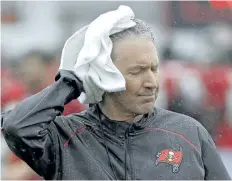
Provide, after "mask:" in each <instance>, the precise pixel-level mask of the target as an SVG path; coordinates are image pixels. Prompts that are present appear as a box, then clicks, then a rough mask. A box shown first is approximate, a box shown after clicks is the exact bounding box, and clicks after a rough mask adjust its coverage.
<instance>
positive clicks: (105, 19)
mask: <svg viewBox="0 0 232 181" xmlns="http://www.w3.org/2000/svg"><path fill="white" fill-rule="evenodd" d="M133 18H134V13H133V11H132V10H131V8H130V7H128V6H119V8H118V9H117V10H114V11H110V12H107V13H104V14H102V15H100V16H99V17H98V18H97V19H95V20H94V21H93V22H92V23H91V24H89V25H87V26H85V27H83V28H81V29H80V30H79V31H77V32H76V33H74V34H73V35H72V36H71V37H70V38H69V39H68V40H67V41H66V42H65V45H64V48H63V50H62V56H61V63H60V67H59V69H65V70H72V71H74V72H75V74H76V75H77V76H78V77H79V78H80V80H82V81H83V86H84V89H85V92H83V93H82V94H81V95H80V97H79V98H78V99H79V101H80V102H81V103H84V104H90V103H97V102H100V101H101V100H102V95H103V94H104V92H117V91H123V90H125V89H126V83H125V79H124V77H123V75H122V74H121V72H120V71H119V70H118V69H117V68H116V67H115V65H114V64H113V62H112V59H111V51H112V41H111V39H110V37H109V36H110V35H112V34H115V33H118V32H121V31H123V30H125V29H128V28H130V27H133V26H135V24H136V23H135V22H134V21H133V20H132V19H133Z"/></svg>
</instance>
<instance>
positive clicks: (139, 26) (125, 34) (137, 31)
mask: <svg viewBox="0 0 232 181" xmlns="http://www.w3.org/2000/svg"><path fill="white" fill-rule="evenodd" d="M133 21H134V22H135V23H136V25H135V26H133V27H131V28H128V29H126V30H123V31H121V32H118V33H115V34H113V35H110V39H111V41H112V43H113V44H114V43H115V42H116V41H120V40H123V39H126V38H129V37H135V36H139V37H143V38H147V39H148V40H151V41H152V42H153V43H154V44H155V33H154V32H153V30H152V29H151V27H150V26H149V25H148V24H147V23H146V22H145V21H143V20H140V19H133ZM111 58H112V60H113V61H115V60H117V57H116V55H115V54H114V53H113V52H112V54H111Z"/></svg>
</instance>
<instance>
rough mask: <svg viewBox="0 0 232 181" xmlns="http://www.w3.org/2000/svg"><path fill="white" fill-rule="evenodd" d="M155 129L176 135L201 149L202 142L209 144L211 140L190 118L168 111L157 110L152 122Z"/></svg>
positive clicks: (206, 132)
mask: <svg viewBox="0 0 232 181" xmlns="http://www.w3.org/2000/svg"><path fill="white" fill-rule="evenodd" d="M153 124H154V126H155V127H157V128H160V129H164V130H167V131H170V132H172V133H174V134H178V135H179V136H182V137H184V138H186V139H188V140H191V141H192V142H194V143H196V144H197V145H198V146H200V147H201V145H202V143H203V142H208V141H209V140H210V142H213V141H212V138H211V136H210V134H209V133H208V131H207V130H206V129H205V128H204V127H203V126H202V124H201V123H199V122H198V121H197V120H195V119H194V118H192V117H189V116H187V115H183V114H180V113H176V112H172V111H169V110H165V109H161V108H157V115H156V117H155V120H154V121H153Z"/></svg>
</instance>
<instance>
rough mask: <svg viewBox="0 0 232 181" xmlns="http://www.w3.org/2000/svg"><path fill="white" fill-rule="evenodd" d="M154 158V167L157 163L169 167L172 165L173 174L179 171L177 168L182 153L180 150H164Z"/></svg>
mask: <svg viewBox="0 0 232 181" xmlns="http://www.w3.org/2000/svg"><path fill="white" fill-rule="evenodd" d="M156 157H157V159H156V162H155V164H156V165H158V164H159V163H167V164H169V165H172V171H173V173H177V172H178V171H179V167H180V164H181V161H182V158H183V152H182V149H181V148H180V151H175V150H172V149H165V150H161V151H159V152H158V153H157V155H156Z"/></svg>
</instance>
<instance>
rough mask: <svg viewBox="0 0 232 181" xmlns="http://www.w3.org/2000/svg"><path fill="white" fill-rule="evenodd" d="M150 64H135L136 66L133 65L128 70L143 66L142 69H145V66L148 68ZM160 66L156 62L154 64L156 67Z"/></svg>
mask: <svg viewBox="0 0 232 181" xmlns="http://www.w3.org/2000/svg"><path fill="white" fill-rule="evenodd" d="M148 67H149V65H145V64H140V65H134V66H131V67H130V68H129V69H128V70H129V71H130V70H135V69H139V68H142V69H145V68H148ZM158 67H159V65H158V64H155V65H154V68H155V69H157V68H158Z"/></svg>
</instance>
